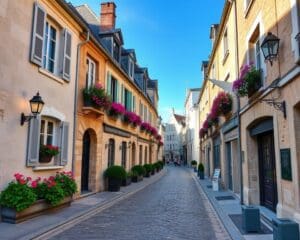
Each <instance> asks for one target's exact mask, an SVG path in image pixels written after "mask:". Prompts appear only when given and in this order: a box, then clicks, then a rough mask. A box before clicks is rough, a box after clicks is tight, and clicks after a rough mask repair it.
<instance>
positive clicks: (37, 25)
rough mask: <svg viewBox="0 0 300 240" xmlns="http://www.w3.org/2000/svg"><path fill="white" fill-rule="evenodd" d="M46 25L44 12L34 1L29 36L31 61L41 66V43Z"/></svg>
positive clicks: (42, 42)
mask: <svg viewBox="0 0 300 240" xmlns="http://www.w3.org/2000/svg"><path fill="white" fill-rule="evenodd" d="M45 25H46V12H45V10H44V9H43V8H42V7H41V6H40V5H39V4H38V3H35V4H34V7H33V23H32V37H31V54H30V60H31V62H33V63H35V64H37V65H38V66H40V67H42V66H43V49H44V48H43V45H44V34H45Z"/></svg>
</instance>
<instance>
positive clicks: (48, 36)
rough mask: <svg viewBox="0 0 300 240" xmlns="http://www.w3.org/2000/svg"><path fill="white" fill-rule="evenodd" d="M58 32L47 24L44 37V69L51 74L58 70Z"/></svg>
mask: <svg viewBox="0 0 300 240" xmlns="http://www.w3.org/2000/svg"><path fill="white" fill-rule="evenodd" d="M56 32H57V30H56V28H55V27H54V26H53V25H52V24H50V23H49V22H46V28H45V36H44V57H43V67H44V68H45V69H47V70H48V71H49V72H52V73H55V69H56V66H55V64H56V55H57V54H56V51H57V50H56V49H57V39H56V35H57V33H56Z"/></svg>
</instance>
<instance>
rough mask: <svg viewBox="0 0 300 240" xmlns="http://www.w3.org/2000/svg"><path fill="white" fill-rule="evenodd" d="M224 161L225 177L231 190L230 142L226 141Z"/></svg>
mask: <svg viewBox="0 0 300 240" xmlns="http://www.w3.org/2000/svg"><path fill="white" fill-rule="evenodd" d="M226 160H227V161H226V162H227V167H228V169H227V171H228V173H227V177H228V189H230V190H231V191H232V190H233V188H232V154H231V143H230V142H227V143H226Z"/></svg>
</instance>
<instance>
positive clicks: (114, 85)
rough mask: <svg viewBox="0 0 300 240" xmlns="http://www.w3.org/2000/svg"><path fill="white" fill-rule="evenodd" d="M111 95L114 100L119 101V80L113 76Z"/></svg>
mask: <svg viewBox="0 0 300 240" xmlns="http://www.w3.org/2000/svg"><path fill="white" fill-rule="evenodd" d="M110 91H111V92H110V96H111V99H112V101H113V102H118V80H117V79H115V78H114V77H113V76H112V77H111V88H110Z"/></svg>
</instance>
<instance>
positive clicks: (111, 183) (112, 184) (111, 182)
mask: <svg viewBox="0 0 300 240" xmlns="http://www.w3.org/2000/svg"><path fill="white" fill-rule="evenodd" d="M121 184H122V180H120V179H115V178H108V191H109V192H118V191H120V187H121Z"/></svg>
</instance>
